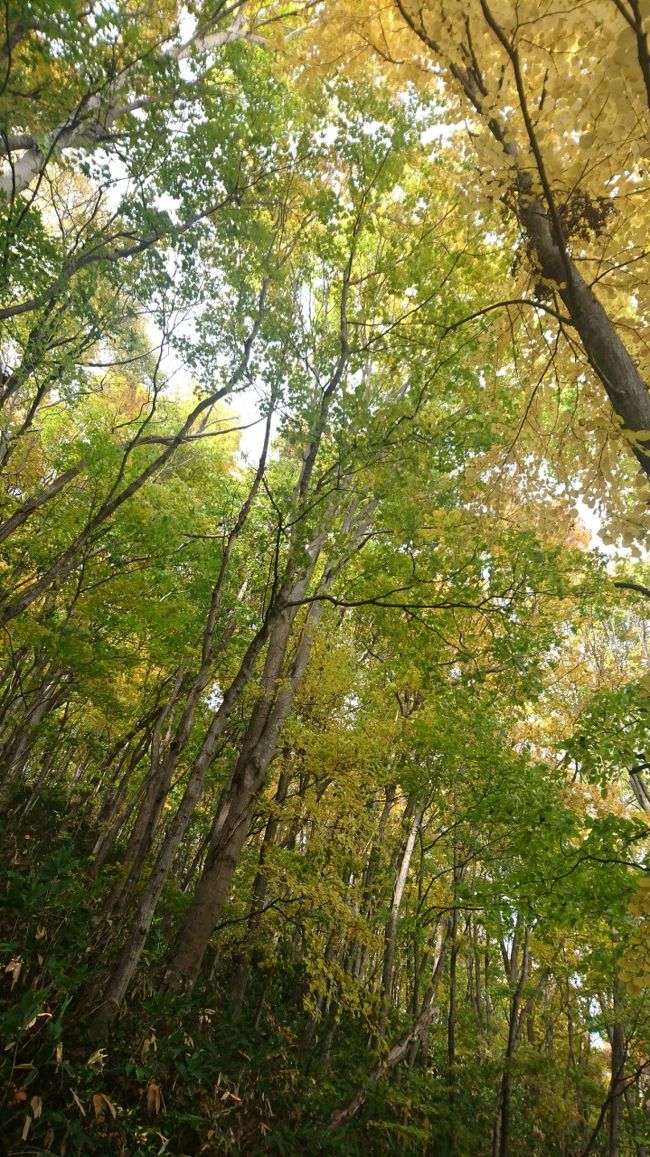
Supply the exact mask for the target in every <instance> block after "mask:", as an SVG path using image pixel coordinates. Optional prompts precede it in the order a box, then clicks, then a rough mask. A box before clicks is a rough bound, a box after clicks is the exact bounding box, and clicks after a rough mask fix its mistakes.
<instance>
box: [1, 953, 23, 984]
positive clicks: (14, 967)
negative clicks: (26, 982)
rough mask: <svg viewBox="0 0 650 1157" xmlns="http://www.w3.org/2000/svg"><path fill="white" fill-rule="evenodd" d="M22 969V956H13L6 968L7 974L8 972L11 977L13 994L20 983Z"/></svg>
mask: <svg viewBox="0 0 650 1157" xmlns="http://www.w3.org/2000/svg"><path fill="white" fill-rule="evenodd" d="M22 967H23V962H22V959H21V957H20V956H12V958H11V960H10V961H9V963H8V964H7V966H6V968H5V973H7V972H8V973H9V974H10V976H11V991H12V992H13V990H14V988H15V986H16V984H17V983H18V978H19V976H20V973H21V971H22Z"/></svg>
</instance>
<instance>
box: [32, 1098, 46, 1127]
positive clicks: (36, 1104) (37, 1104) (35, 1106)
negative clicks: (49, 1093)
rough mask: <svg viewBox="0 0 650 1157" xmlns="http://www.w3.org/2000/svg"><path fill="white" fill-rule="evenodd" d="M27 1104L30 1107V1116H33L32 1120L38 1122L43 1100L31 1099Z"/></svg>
mask: <svg viewBox="0 0 650 1157" xmlns="http://www.w3.org/2000/svg"><path fill="white" fill-rule="evenodd" d="M29 1103H30V1105H31V1107H32V1114H33V1117H34V1120H35V1121H38V1118H39V1117H40V1115H41V1113H42V1112H43V1100H42V1098H41V1097H32V1099H31V1101H30V1102H29Z"/></svg>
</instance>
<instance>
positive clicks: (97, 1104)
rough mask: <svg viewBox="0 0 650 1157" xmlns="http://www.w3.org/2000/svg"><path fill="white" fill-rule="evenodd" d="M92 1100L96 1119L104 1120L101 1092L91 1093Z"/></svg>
mask: <svg viewBox="0 0 650 1157" xmlns="http://www.w3.org/2000/svg"><path fill="white" fill-rule="evenodd" d="M92 1102H93V1109H94V1110H95V1116H96V1118H97V1120H98V1121H105V1120H106V1117H105V1114H104V1098H103V1097H102V1094H101V1093H93V1096H92Z"/></svg>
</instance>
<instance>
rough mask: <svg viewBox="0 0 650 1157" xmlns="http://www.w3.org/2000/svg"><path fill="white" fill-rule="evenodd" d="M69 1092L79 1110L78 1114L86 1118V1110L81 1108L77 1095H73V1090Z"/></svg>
mask: <svg viewBox="0 0 650 1157" xmlns="http://www.w3.org/2000/svg"><path fill="white" fill-rule="evenodd" d="M70 1092H71V1093H72V1096H73V1097H74V1099H75V1103H76V1105H77V1107H78V1109H79V1112H80V1113H81V1115H82V1117H85V1116H86V1110H85V1109H84V1107H83V1105H82V1103H81V1101H80V1100H79V1098H78V1096H77V1094H76V1093H75V1091H74V1089H71V1090H70Z"/></svg>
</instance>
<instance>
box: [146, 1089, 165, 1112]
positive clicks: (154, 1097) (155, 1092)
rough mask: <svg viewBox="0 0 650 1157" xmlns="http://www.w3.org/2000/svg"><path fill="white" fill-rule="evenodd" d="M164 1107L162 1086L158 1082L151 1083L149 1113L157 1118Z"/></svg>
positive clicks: (148, 1093) (148, 1095)
mask: <svg viewBox="0 0 650 1157" xmlns="http://www.w3.org/2000/svg"><path fill="white" fill-rule="evenodd" d="M161 1106H162V1097H161V1092H160V1085H159V1084H157V1083H156V1081H149V1084H148V1085H147V1112H148V1114H149V1116H150V1117H157V1116H158V1114H159V1112H160V1109H161Z"/></svg>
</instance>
